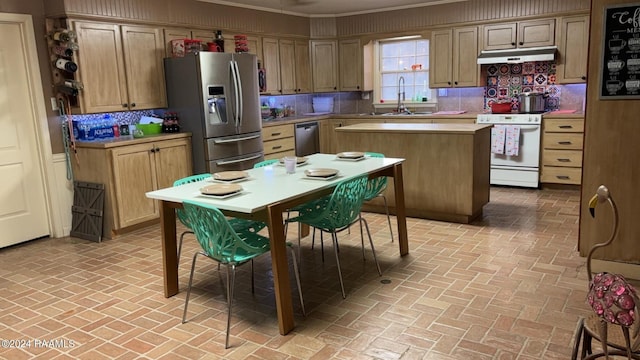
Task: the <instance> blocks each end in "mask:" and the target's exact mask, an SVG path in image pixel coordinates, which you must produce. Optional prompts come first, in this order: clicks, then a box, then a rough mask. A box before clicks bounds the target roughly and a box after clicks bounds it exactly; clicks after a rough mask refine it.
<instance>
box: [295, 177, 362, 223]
mask: <svg viewBox="0 0 640 360" xmlns="http://www.w3.org/2000/svg"><path fill="white" fill-rule="evenodd" d="M366 189H367V176H366V175H365V176H360V177H357V178H355V179H351V180H346V181H343V182H341V183H339V184H338V186H336V188H335V189H334V190H333V193H332V194H331V195H330V196H325V197H324V198H321V199H318V200H315V201H311V202H309V203H307V204H304V206H303V207H301V208H299V209H298V211H299V215H298V216H296V217H294V218H291V219H289V222H301V223H305V224H308V225H310V226H313V227H315V228H318V229H320V230H324V231H329V232H330V231H333V230H336V229H341V228H344V227H346V226H349V225H350V224H351V223H353V222H354V221H355V220H356V219H357V218H358V216H359V214H360V208H361V207H362V203H363V202H364V194H365V191H366Z"/></svg>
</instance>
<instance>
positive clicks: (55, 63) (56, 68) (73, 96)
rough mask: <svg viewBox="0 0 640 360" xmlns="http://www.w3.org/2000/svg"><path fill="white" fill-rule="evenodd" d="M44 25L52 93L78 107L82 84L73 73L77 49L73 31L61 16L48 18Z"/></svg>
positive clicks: (76, 67)
mask: <svg viewBox="0 0 640 360" xmlns="http://www.w3.org/2000/svg"><path fill="white" fill-rule="evenodd" d="M45 26H46V29H45V30H46V35H45V37H46V40H47V47H48V50H49V64H50V66H51V75H52V77H53V79H52V80H53V81H52V83H53V93H54V95H55V97H56V99H58V100H63V101H64V102H65V103H68V104H69V105H70V106H71V107H79V102H78V95H79V94H80V92H81V91H82V87H83V86H82V84H81V83H80V82H79V81H78V80H77V79H76V75H75V72H76V71H77V70H78V64H77V50H79V48H78V44H77V42H76V39H75V35H74V34H75V33H74V32H73V31H72V30H71V29H70V26H69V23H68V22H67V20H66V19H63V18H48V19H46V21H45Z"/></svg>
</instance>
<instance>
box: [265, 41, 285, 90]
mask: <svg viewBox="0 0 640 360" xmlns="http://www.w3.org/2000/svg"><path fill="white" fill-rule="evenodd" d="M262 56H263V61H264V62H263V64H262V66H263V67H264V69H265V71H266V75H267V90H266V91H265V92H267V93H272V94H279V93H280V90H281V88H280V51H279V49H278V39H273V38H262Z"/></svg>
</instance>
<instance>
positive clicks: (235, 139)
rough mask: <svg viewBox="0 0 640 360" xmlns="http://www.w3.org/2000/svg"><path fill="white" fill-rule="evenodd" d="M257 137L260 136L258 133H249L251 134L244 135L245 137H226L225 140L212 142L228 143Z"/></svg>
mask: <svg viewBox="0 0 640 360" xmlns="http://www.w3.org/2000/svg"><path fill="white" fill-rule="evenodd" d="M259 137H260V135H251V136H245V137H241V138H234V139H227V140H213V143H214V144H228V143H234V142H239V141H245V140H251V139H257V138H259Z"/></svg>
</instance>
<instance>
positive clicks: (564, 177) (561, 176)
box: [556, 175, 570, 180]
mask: <svg viewBox="0 0 640 360" xmlns="http://www.w3.org/2000/svg"><path fill="white" fill-rule="evenodd" d="M556 177H557V178H558V179H560V180H569V179H570V177H568V176H567V175H556Z"/></svg>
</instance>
